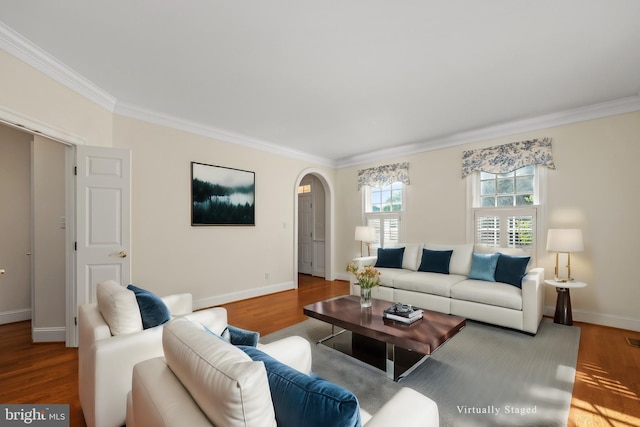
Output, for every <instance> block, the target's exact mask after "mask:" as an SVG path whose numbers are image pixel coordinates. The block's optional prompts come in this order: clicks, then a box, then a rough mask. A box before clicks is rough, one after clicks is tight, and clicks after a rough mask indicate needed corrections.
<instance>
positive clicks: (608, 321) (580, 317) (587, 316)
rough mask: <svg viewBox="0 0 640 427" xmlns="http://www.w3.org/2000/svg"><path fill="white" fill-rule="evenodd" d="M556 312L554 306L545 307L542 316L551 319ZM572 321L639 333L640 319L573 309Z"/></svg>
mask: <svg viewBox="0 0 640 427" xmlns="http://www.w3.org/2000/svg"><path fill="white" fill-rule="evenodd" d="M555 312H556V308H555V306H549V305H545V307H544V315H545V316H549V317H551V318H553V317H554V315H555ZM572 313H573V316H572V317H573V320H574V321H576V322H585V323H592V324H594V325H602V326H609V327H612V328H618V329H628V330H630V331H638V332H640V319H635V318H632V317H625V316H618V315H616V314H608V313H597V312H595V311H587V310H580V309H575V308H574V309H573V311H572Z"/></svg>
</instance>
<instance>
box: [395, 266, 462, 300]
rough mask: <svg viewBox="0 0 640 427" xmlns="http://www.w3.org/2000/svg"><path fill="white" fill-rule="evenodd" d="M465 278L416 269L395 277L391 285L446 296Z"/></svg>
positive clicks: (449, 295)
mask: <svg viewBox="0 0 640 427" xmlns="http://www.w3.org/2000/svg"><path fill="white" fill-rule="evenodd" d="M465 279H466V277H465V276H460V275H457V274H440V273H428V272H424V271H416V272H412V273H407V274H403V275H401V276H398V277H396V278H395V279H394V281H393V287H394V288H396V289H404V290H406V291H416V292H423V293H428V294H432V295H440V296H443V297H447V298H448V297H451V287H452V286H453V285H455V284H456V283H458V282H461V281H463V280H465ZM400 302H404V301H400Z"/></svg>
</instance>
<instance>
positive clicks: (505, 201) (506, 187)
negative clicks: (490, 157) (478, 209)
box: [480, 165, 536, 207]
mask: <svg viewBox="0 0 640 427" xmlns="http://www.w3.org/2000/svg"><path fill="white" fill-rule="evenodd" d="M535 170H536V167H535V166H533V165H531V166H525V167H523V168H520V169H516V170H515V171H513V172H509V173H487V172H480V206H482V207H498V206H525V205H533V201H534V182H535Z"/></svg>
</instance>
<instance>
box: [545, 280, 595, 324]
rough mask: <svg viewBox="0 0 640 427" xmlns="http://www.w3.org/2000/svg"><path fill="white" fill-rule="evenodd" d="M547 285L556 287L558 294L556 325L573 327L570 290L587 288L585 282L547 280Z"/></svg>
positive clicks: (554, 320)
mask: <svg viewBox="0 0 640 427" xmlns="http://www.w3.org/2000/svg"><path fill="white" fill-rule="evenodd" d="M544 283H546V284H547V285H551V286H555V287H556V292H557V293H558V300H557V301H556V315H555V316H554V318H553V322H554V323H560V324H561V325H569V326H571V325H573V316H572V315H571V295H570V294H569V289H572V288H585V287H587V284H586V283H585V282H558V281H556V280H545V281H544Z"/></svg>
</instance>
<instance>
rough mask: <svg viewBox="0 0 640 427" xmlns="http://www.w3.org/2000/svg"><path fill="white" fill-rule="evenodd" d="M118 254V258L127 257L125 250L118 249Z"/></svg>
mask: <svg viewBox="0 0 640 427" xmlns="http://www.w3.org/2000/svg"><path fill="white" fill-rule="evenodd" d="M118 256H119V257H120V258H126V257H127V253H126V252H125V251H120V252H118Z"/></svg>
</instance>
